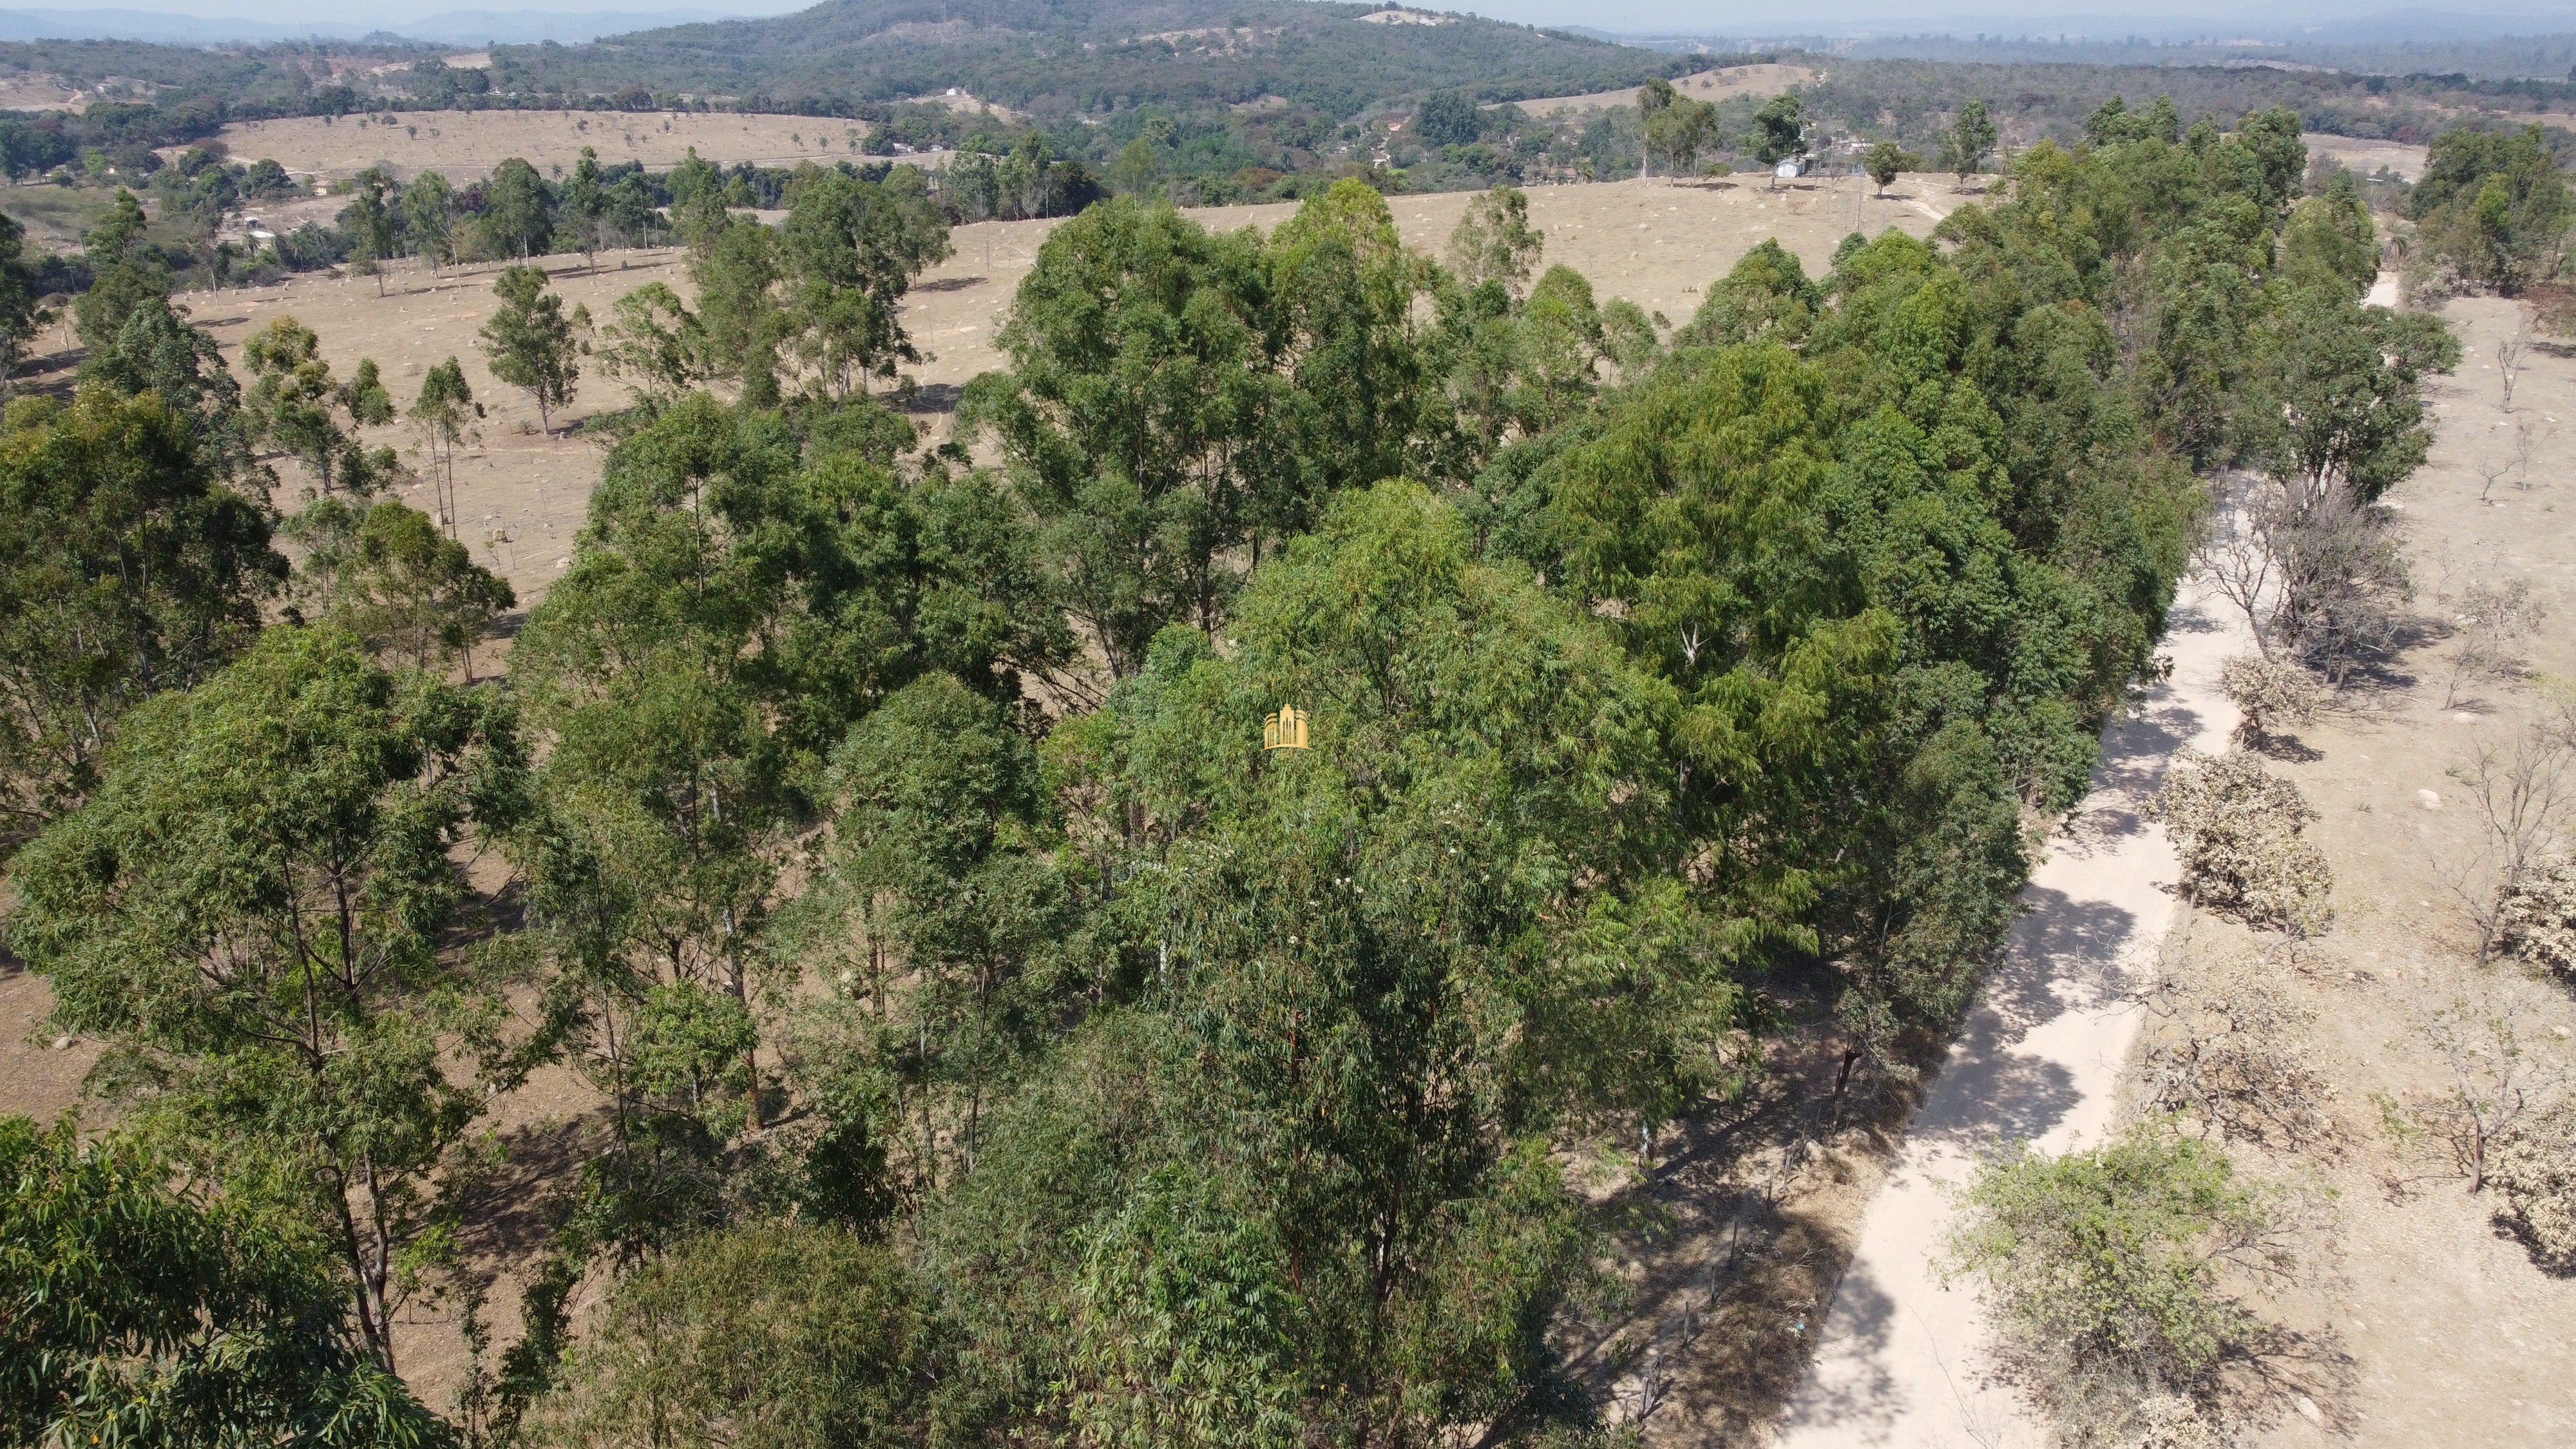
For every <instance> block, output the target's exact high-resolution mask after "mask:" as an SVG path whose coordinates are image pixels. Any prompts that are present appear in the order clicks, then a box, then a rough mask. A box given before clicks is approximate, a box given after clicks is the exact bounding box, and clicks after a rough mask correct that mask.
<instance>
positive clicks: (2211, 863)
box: [2146, 748, 2334, 936]
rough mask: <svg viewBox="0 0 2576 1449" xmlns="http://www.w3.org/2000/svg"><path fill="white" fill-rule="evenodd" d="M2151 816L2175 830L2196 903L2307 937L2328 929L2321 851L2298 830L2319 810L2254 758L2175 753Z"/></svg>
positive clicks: (2186, 885) (2327, 876)
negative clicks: (2312, 807) (2314, 808)
mask: <svg viewBox="0 0 2576 1449" xmlns="http://www.w3.org/2000/svg"><path fill="white" fill-rule="evenodd" d="M2146 814H2147V818H2149V819H2151V820H2160V821H2162V822H2164V824H2165V826H2166V828H2167V829H2169V830H2171V831H2172V832H2173V834H2174V837H2175V844H2176V846H2177V847H2179V848H2180V850H2181V852H2182V872H2183V889H2184V890H2185V892H2186V893H2188V895H2189V896H2190V898H2191V899H2192V900H2193V901H2195V902H2197V903H2199V904H2201V905H2205V906H2208V907H2209V908H2211V909H2212V910H2216V911H2221V912H2224V913H2226V914H2229V915H2233V916H2236V917H2237V918H2239V919H2241V920H2243V921H2244V922H2246V923H2247V924H2248V925H2253V926H2270V927H2275V928H2278V929H2280V930H2283V931H2287V932H2290V933H2291V934H2293V935H2302V936H2305V935H2314V934H2315V933H2316V932H2318V931H2320V930H2323V929H2324V928H2325V924H2326V922H2327V920H2328V919H2329V918H2330V917H2331V916H2332V915H2333V911H2332V909H2331V908H2330V907H2329V906H2328V905H2327V904H2326V897H2327V895H2328V893H2329V892H2331V891H2332V890H2333V888H2334V884H2333V875H2332V872H2331V871H2330V870H2329V869H2328V867H2327V865H2326V859H2325V854H2324V852H2322V851H2320V850H2318V849H2317V847H2316V845H2315V843H2314V842H2312V841H2309V840H2308V839H2306V838H2305V837H2304V836H2303V835H2302V834H2301V833H2300V832H2301V831H2303V830H2304V829H2306V827H2307V823H2308V822H2309V821H2311V820H2314V819H2316V818H2317V812H2316V811H2315V810H2313V809H2311V808H2310V807H2309V805H2308V802H2307V799H2306V797H2304V796H2302V795H2301V794H2300V793H2299V787H2298V786H2297V785H2295V784H2292V783H2291V782H2290V781H2288V780H2284V779H2282V778H2280V777H2279V776H2277V775H2274V774H2273V773H2272V772H2270V771H2269V770H2266V769H2264V768H2263V762H2262V761H2261V760H2260V759H2258V758H2257V757H2255V756H2253V755H2250V754H2246V753H2243V752H2241V751H2240V752H2237V753H2233V754H2226V755H2219V756H2216V757H2212V756H2209V755H2204V754H2201V753H2200V752H2199V751H2197V750H2192V749H2189V748H2185V749H2182V750H2179V751H2177V752H2176V753H2175V755H2174V763H2173V768H2172V769H2171V771H2169V772H2168V773H2167V775H2166V776H2165V787H2164V788H2163V789H2162V790H2159V791H2157V792H2156V796H2155V798H2154V799H2152V800H2150V801H2148V802H2147V810H2146Z"/></svg>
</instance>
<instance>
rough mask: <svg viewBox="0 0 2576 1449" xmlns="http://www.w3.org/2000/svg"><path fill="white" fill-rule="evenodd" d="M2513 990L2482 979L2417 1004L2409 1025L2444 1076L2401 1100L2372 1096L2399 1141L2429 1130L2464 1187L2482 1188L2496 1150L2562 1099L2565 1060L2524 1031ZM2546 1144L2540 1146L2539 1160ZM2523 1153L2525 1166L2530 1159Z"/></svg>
mask: <svg viewBox="0 0 2576 1449" xmlns="http://www.w3.org/2000/svg"><path fill="white" fill-rule="evenodd" d="M2517 995H2518V992H2517V990H2516V987H2515V985H2514V984H2513V983H2507V982H2494V981H2490V982H2482V983H2479V984H2477V985H2476V986H2475V987H2473V988H2472V991H2471V992H2470V993H2469V994H2464V995H2461V996H2457V997H2454V998H2453V999H2452V1000H2450V1001H2448V1002H2445V1003H2443V1004H2442V1005H2440V1006H2438V1007H2435V1008H2433V1009H2431V1010H2428V1011H2419V1012H2418V1013H2417V1015H2416V1028H2417V1030H2418V1032H2419V1033H2420V1035H2421V1037H2422V1040H2423V1042H2424V1044H2425V1045H2427V1046H2429V1047H2431V1048H2432V1050H2433V1053H2434V1055H2435V1056H2436V1057H2437V1058H2439V1060H2440V1064H2441V1067H2442V1070H2443V1075H2444V1076H2445V1077H2447V1078H2448V1080H2447V1082H2446V1083H2445V1085H2444V1086H2443V1087H2441V1088H2440V1089H2438V1090H2435V1091H2431V1092H2425V1093H2419V1094H2416V1095H2414V1096H2412V1097H2410V1098H2408V1099H2406V1100H2404V1101H2402V1102H2401V1101H2399V1100H2396V1099H2393V1098H2389V1097H2384V1096H2383V1097H2380V1098H2378V1099H2377V1101H2378V1103H2379V1107H2380V1113H2381V1118H2382V1122H2383V1125H2384V1126H2386V1127H2387V1128H2388V1129H2389V1131H2390V1132H2391V1133H2392V1135H2394V1136H2396V1137H2398V1138H2399V1139H2400V1140H2401V1141H2403V1140H2407V1139H2410V1138H2413V1137H2415V1136H2416V1135H2417V1134H2420V1133H2430V1134H2431V1135H2432V1136H2433V1137H2434V1138H2436V1139H2437V1140H2438V1141H2440V1142H2441V1144H2442V1145H2443V1147H2444V1148H2445V1149H2447V1150H2448V1151H2449V1153H2450V1156H2451V1161H2452V1163H2453V1165H2454V1166H2455V1167H2456V1168H2457V1169H2458V1170H2459V1172H2460V1175H2461V1176H2463V1177H2466V1178H2467V1179H2468V1180H2469V1192H2470V1193H2471V1194H2472V1195H2474V1194H2477V1193H2481V1192H2484V1191H2485V1190H2486V1187H2487V1181H2488V1175H2489V1169H2490V1168H2491V1166H2492V1165H2493V1162H2494V1159H2495V1157H2496V1155H2497V1154H2498V1153H2499V1151H2501V1150H2502V1149H2503V1148H2505V1147H2508V1146H2510V1145H2512V1144H2514V1143H2516V1142H2522V1141H2526V1140H2528V1139H2529V1138H2530V1137H2531V1136H2532V1134H2533V1133H2534V1131H2535V1130H2536V1129H2540V1128H2543V1127H2545V1126H2548V1125H2550V1124H2551V1123H2553V1121H2554V1120H2555V1118H2556V1116H2558V1115H2563V1113H2562V1112H2561V1108H2562V1107H2563V1106H2564V1104H2566V1103H2567V1101H2568V1088H2569V1085H2570V1078H2569V1074H2568V1068H2567V1064H2566V1063H2565V1062H2564V1061H2562V1060H2560V1059H2559V1057H2558V1056H2557V1055H2556V1054H2554V1053H2553V1052H2552V1051H2551V1049H2550V1048H2549V1047H2548V1046H2547V1045H2546V1044H2543V1043H2538V1042H2535V1041H2533V1040H2532V1039H2530V1035H2529V1034H2530V1030H2531V1025H2532V1023H2531V1019H2530V1015H2529V1012H2528V1009H2527V1007H2526V1006H2525V1005H2524V1004H2523V1003H2522V1002H2520V1001H2518V1000H2517V999H2516V997H2517ZM2550 1150H2551V1149H2550V1148H2549V1147H2543V1148H2541V1149H2540V1150H2539V1153H2538V1158H2539V1160H2540V1161H2542V1162H2544V1163H2545V1162H2546V1160H2547V1158H2548V1156H2549V1154H2550ZM2523 1161H2524V1163H2525V1165H2526V1166H2525V1170H2528V1166H2529V1165H2530V1164H2531V1163H2532V1162H2533V1161H2534V1159H2533V1158H2532V1157H2526V1158H2524V1159H2523Z"/></svg>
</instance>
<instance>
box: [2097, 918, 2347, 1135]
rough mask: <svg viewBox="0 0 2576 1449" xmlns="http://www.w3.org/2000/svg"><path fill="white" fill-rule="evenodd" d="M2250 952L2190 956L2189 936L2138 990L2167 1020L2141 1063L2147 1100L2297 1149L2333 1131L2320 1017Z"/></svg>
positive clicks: (2219, 1131)
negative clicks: (2315, 1038) (2317, 1037)
mask: <svg viewBox="0 0 2576 1449" xmlns="http://www.w3.org/2000/svg"><path fill="white" fill-rule="evenodd" d="M2280 975H2281V970H2280V967H2279V965H2278V964H2277V963H2276V962H2274V961H2272V960H2268V959H2266V958H2265V957H2263V956H2260V955H2257V954H2255V953H2254V952H2251V951H2232V952H2223V953H2220V954H2216V955H2212V956H2209V957H2206V958H2203V959H2198V960H2195V959H2194V958H2193V953H2192V948H2191V945H2190V942H2189V940H2188V938H2186V939H2185V940H2183V941H2182V942H2181V943H2180V944H2179V945H2178V946H2177V948H2176V951H2175V954H2174V956H2173V957H2172V958H2171V959H2169V960H2168V963H2167V969H2166V970H2165V971H2164V973H2163V974H2162V975H2160V976H2159V977H2158V978H2157V981H2156V983H2155V984H2154V985H2153V986H2151V987H2149V988H2147V990H2146V991H2145V992H2143V993H2141V1000H2142V1001H2143V1003H2144V1004H2145V1006H2146V1008H2147V1010H2148V1012H2149V1013H2150V1014H2151V1015H2153V1016H2154V1017H2156V1018H2157V1019H2158V1021H2159V1023H2160V1025H2159V1026H2158V1028H2157V1029H2156V1030H2155V1031H2154V1033H2153V1037H2154V1040H2153V1041H2152V1042H2151V1044H2150V1045H2149V1046H2148V1047H2147V1049H2146V1051H2145V1052H2144V1054H2143V1057H2142V1073H2143V1077H2144V1081H2143V1084H2142V1085H2143V1088H2144V1091H2143V1094H2142V1095H2143V1096H2144V1097H2145V1099H2146V1101H2147V1103H2148V1104H2149V1105H2150V1106H2151V1107H2153V1108H2154V1109H2155V1110H2157V1111H2160V1112H2179V1113H2182V1114H2184V1115H2186V1116H2188V1117H2191V1118H2192V1119H2194V1120H2196V1121H2198V1122H2200V1123H2202V1124H2203V1125H2204V1126H2206V1127H2208V1128H2209V1129H2210V1130H2211V1131H2212V1132H2214V1133H2215V1134H2216V1135H2217V1137H2218V1140H2219V1143H2220V1145H2222V1146H2224V1145H2225V1144H2226V1142H2227V1141H2228V1139H2229V1138H2230V1137H2231V1136H2233V1137H2239V1138H2252V1139H2254V1140H2257V1141H2265V1142H2272V1143H2277V1144H2279V1145H2283V1146H2289V1147H2300V1146H2306V1145H2308V1144H2311V1143H2314V1142H2318V1141H2321V1140H2323V1139H2326V1138H2328V1137H2330V1136H2331V1135H2332V1132H2333V1119H2332V1118H2331V1117H2329V1116H2328V1115H2327V1112H2326V1110H2325V1102H2326V1099H2327V1097H2328V1096H2329V1095H2330V1090H2329V1088H2328V1087H2327V1085H2326V1083H2325V1079H2324V1077H2323V1076H2322V1075H2320V1074H2319V1072H2318V1071H2317V1068H2316V1064H2315V1050H2314V1045H2313V1043H2312V1042H2311V1040H2310V1038H2309V1035H2308V1031H2309V1027H2310V1025H2311V1024H2312V1023H2313V1022H2314V1021H2315V1013H2314V1012H2312V1011H2310V1010H2308V1009H2307V1008H2306V1007H2304V1006H2301V1005H2300V1004H2299V1003H2298V1002H2297V1001H2296V1000H2294V999H2293V998H2292V997H2291V996H2290V995H2289V993H2288V992H2286V991H2284V990H2283V989H2282V988H2281V985H2280V979H2279V978H2280Z"/></svg>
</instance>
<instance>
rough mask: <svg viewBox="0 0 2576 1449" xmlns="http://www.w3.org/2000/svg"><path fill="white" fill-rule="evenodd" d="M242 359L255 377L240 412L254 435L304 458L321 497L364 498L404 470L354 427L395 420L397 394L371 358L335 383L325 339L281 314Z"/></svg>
mask: <svg viewBox="0 0 2576 1449" xmlns="http://www.w3.org/2000/svg"><path fill="white" fill-rule="evenodd" d="M242 359H243V361H245V362H246V363H248V364H249V367H250V374H251V387H250V394H249V396H248V397H247V398H245V399H244V400H243V409H242V411H243V416H244V417H245V418H246V419H247V420H248V423H249V427H250V431H251V435H252V436H253V437H255V438H257V439H259V440H260V441H261V442H263V443H265V444H267V445H268V446H270V447H272V448H275V449H277V450H278V451H279V452H282V453H286V454H288V455H290V456H292V457H294V458H295V459H296V460H297V461H299V462H301V463H303V464H304V467H305V470H306V471H307V472H308V473H310V474H311V475H312V477H313V481H314V482H315V484H317V485H318V489H319V492H320V495H321V496H322V497H325V498H327V497H329V496H331V495H332V494H333V493H335V492H342V491H345V492H348V493H353V494H358V495H360V496H364V495H366V494H369V493H373V492H375V491H377V490H378V489H381V488H384V487H386V486H388V485H389V484H391V483H392V482H394V481H395V479H396V478H397V477H398V476H399V475H400V471H401V463H400V460H399V459H397V458H396V457H395V456H394V450H393V449H391V448H370V447H368V446H367V445H366V442H365V440H364V439H362V438H360V437H359V436H357V432H356V430H357V429H359V428H361V427H380V426H382V425H384V424H386V423H389V422H392V421H393V417H394V407H393V399H392V397H391V396H390V395H389V394H387V392H386V391H385V387H384V384H383V382H382V380H381V379H380V377H379V375H378V373H377V371H376V364H375V362H374V361H373V359H367V358H362V359H360V360H359V363H358V369H357V371H356V372H355V373H353V374H351V376H350V378H349V380H348V381H347V382H345V383H343V382H338V381H335V380H334V379H333V378H332V376H331V364H330V363H328V362H326V361H324V360H323V358H322V339H321V338H319V337H317V336H315V335H314V333H313V329H311V328H309V327H307V326H305V325H304V324H303V323H301V322H298V321H296V320H295V319H294V318H292V317H279V318H276V319H275V320H273V321H271V322H270V323H269V324H268V326H267V327H266V328H265V329H264V330H262V331H260V332H257V333H254V334H252V336H251V339H250V341H249V342H247V343H245V344H243V346H242Z"/></svg>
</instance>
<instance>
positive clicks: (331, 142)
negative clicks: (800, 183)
mask: <svg viewBox="0 0 2576 1449" xmlns="http://www.w3.org/2000/svg"><path fill="white" fill-rule="evenodd" d="M387 114H390V115H391V116H393V118H394V119H393V120H392V121H391V122H390V123H388V122H384V121H380V120H371V119H369V118H368V117H365V116H341V117H339V118H337V119H325V118H323V117H320V116H298V117H295V118H293V119H289V120H279V121H236V122H233V123H232V124H230V125H227V126H225V127H224V129H223V133H222V139H223V143H224V144H225V145H226V146H227V147H229V148H231V150H232V153H233V156H234V158H235V159H237V160H242V161H256V160H260V159H262V158H267V159H271V160H274V161H276V162H277V164H278V165H280V166H283V167H285V168H286V169H287V170H288V171H289V172H291V173H293V174H295V175H296V176H298V177H302V178H304V179H306V180H313V179H316V178H318V179H321V180H324V181H338V180H345V179H347V178H348V177H351V176H354V175H356V174H357V173H359V172H360V171H363V170H365V169H366V168H368V167H370V166H375V165H386V166H390V167H392V168H393V174H394V175H395V176H396V177H397V178H399V179H402V180H409V179H410V178H411V177H413V176H415V175H417V174H419V173H420V172H423V171H436V172H440V173H441V174H443V175H445V176H446V177H447V179H448V180H450V181H454V182H457V183H459V184H460V185H461V184H463V183H464V182H467V181H471V180H474V179H476V178H478V177H482V176H486V175H489V174H490V173H491V170H492V168H493V167H495V166H498V165H500V164H501V162H502V161H503V160H505V159H507V158H509V157H512V156H517V157H521V158H523V159H525V160H526V161H528V162H530V163H531V164H533V165H534V166H535V167H536V168H537V169H538V170H539V171H542V172H544V173H546V174H547V175H549V176H551V175H553V174H555V168H556V167H561V168H563V169H564V170H566V171H570V170H571V169H572V163H573V161H574V160H575V159H576V158H578V157H579V156H580V155H581V148H582V147H584V146H590V147H593V148H595V149H597V150H598V152H599V159H600V160H601V161H602V162H603V163H610V164H614V163H616V162H620V161H641V162H643V163H644V165H645V166H646V168H648V169H650V170H654V171H663V170H668V169H669V168H671V167H673V166H676V165H678V164H679V163H680V160H681V158H682V157H684V156H686V155H687V154H688V151H689V148H690V147H692V146H694V147H696V148H697V151H698V154H699V155H700V156H702V157H704V158H706V159H707V160H709V161H713V162H715V163H717V164H718V165H723V166H730V165H733V164H734V163H735V162H738V161H748V162H752V163H754V164H756V165H761V166H793V165H795V164H796V163H797V162H799V161H833V160H839V159H843V158H856V157H857V156H858V143H859V139H860V138H861V137H863V136H865V135H866V134H867V127H866V125H865V124H863V123H861V122H858V121H839V120H834V119H832V118H830V117H828V116H821V117H818V116H752V115H737V114H734V113H731V112H708V113H705V114H700V113H697V112H689V111H678V112H663V111H396V112H388V113H387ZM178 149H179V148H176V147H173V148H169V150H168V151H167V153H166V154H169V155H176V154H178Z"/></svg>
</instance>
